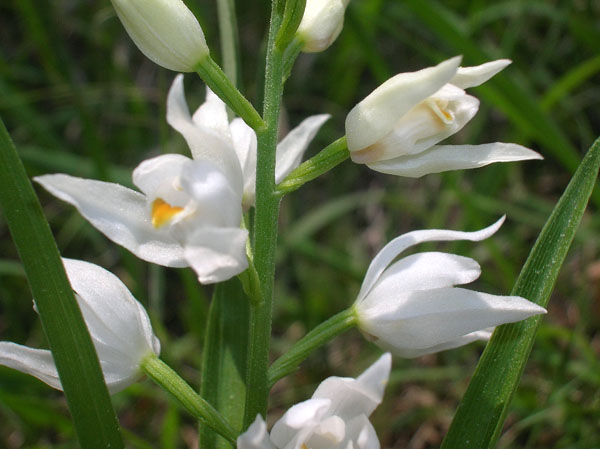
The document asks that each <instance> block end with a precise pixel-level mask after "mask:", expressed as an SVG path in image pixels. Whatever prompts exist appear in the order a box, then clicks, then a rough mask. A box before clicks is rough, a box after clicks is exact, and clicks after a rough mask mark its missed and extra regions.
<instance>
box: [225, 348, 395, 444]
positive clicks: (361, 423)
mask: <svg viewBox="0 0 600 449" xmlns="http://www.w3.org/2000/svg"><path fill="white" fill-rule="evenodd" d="M391 367H392V358H391V356H390V354H384V355H382V356H381V357H380V358H379V360H377V361H376V362H375V363H373V365H371V366H370V367H369V368H367V370H366V371H365V372H364V373H362V374H361V375H360V376H358V377H357V378H356V379H353V378H347V377H328V378H327V379H325V380H324V381H323V382H321V384H320V385H319V386H318V387H317V390H316V391H315V392H314V394H313V396H312V398H311V399H309V400H307V401H304V402H301V403H299V404H296V405H294V406H293V407H291V408H290V409H289V410H288V411H287V412H285V414H284V415H283V416H282V417H281V419H280V420H279V421H277V422H276V423H275V425H274V426H273V429H271V434H270V435H269V433H268V432H267V426H266V425H265V422H264V421H263V419H262V417H261V416H260V415H258V416H257V417H256V420H255V421H254V423H253V424H252V425H251V426H250V427H249V428H248V430H247V431H246V432H244V433H243V434H242V435H240V436H239V437H238V440H237V449H288V448H301V449H304V448H307V449H308V448H311V449H348V448H355V449H372V448H378V447H379V440H378V438H377V434H376V433H375V429H373V425H372V424H371V422H370V421H369V416H370V415H371V413H373V411H374V410H375V408H376V407H377V406H378V405H379V404H380V403H381V400H382V399H383V392H384V390H385V386H386V384H387V381H388V378H389V375H390V370H391Z"/></svg>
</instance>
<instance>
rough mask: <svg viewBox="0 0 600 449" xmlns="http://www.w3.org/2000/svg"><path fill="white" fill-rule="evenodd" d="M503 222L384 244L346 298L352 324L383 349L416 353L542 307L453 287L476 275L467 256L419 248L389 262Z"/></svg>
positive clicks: (483, 333) (454, 343) (482, 235)
mask: <svg viewBox="0 0 600 449" xmlns="http://www.w3.org/2000/svg"><path fill="white" fill-rule="evenodd" d="M503 221H504V217H503V218H502V219H500V220H499V221H498V222H496V223H495V224H493V225H492V226H489V227H487V228H485V229H482V230H480V231H476V232H457V231H446V230H425V231H414V232H409V233H408V234H404V235H401V236H400V237H397V238H396V239H394V240H392V241H391V242H390V243H388V244H387V245H386V246H385V247H384V248H383V249H382V250H381V251H380V252H379V254H377V256H375V258H374V259H373V261H372V262H371V265H370V266H369V269H368V270H367V274H366V275H365V278H364V281H363V284H362V287H361V289H360V293H359V294H358V298H357V299H356V302H355V304H354V310H355V312H356V316H357V320H358V326H359V328H360V330H361V331H362V332H363V333H364V334H365V335H366V336H367V338H369V339H372V340H373V341H374V342H375V344H377V345H379V346H381V347H382V348H384V349H388V350H390V351H392V352H393V353H395V354H397V355H400V356H402V357H418V356H421V355H424V354H429V353H433V352H438V351H443V350H446V349H451V348H455V347H458V346H462V345H465V344H467V343H470V342H471V341H474V340H479V339H487V338H489V336H490V328H491V327H493V326H497V325H499V324H504V323H512V322H515V321H521V320H524V319H526V318H529V317H530V316H533V315H539V314H542V313H546V309H544V308H543V307H540V306H538V305H537V304H534V303H532V302H530V301H528V300H526V299H524V298H521V297H519V296H497V295H490V294H487V293H481V292H476V291H472V290H466V289H463V288H457V287H455V286H456V285H461V284H467V283H469V282H473V281H474V280H475V279H477V278H478V277H479V275H480V273H481V269H480V267H479V265H478V264H477V262H475V261H474V260H473V259H469V258H467V257H462V256H456V255H454V254H446V253H438V252H425V253H417V254H413V255H411V256H407V257H404V258H402V259H400V260H398V261H396V262H393V261H394V260H395V259H396V257H398V255H399V254H400V253H401V252H403V251H404V250H406V249H407V248H409V247H411V246H413V245H416V244H418V243H422V242H431V241H452V240H471V241H479V240H483V239H486V238H488V237H490V236H491V235H493V234H494V233H495V232H496V231H497V230H498V229H499V228H500V226H501V225H502V223H503Z"/></svg>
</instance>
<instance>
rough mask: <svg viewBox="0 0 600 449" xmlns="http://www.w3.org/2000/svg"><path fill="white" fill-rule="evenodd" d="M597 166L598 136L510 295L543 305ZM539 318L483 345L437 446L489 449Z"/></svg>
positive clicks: (497, 334) (507, 328)
mask: <svg viewBox="0 0 600 449" xmlns="http://www.w3.org/2000/svg"><path fill="white" fill-rule="evenodd" d="M599 167H600V138H599V139H598V140H596V142H595V143H594V145H592V147H591V149H590V150H589V152H588V154H587V155H586V156H585V158H584V159H583V161H582V162H581V164H580V166H579V168H578V169H577V172H576V173H575V175H574V176H573V178H572V180H571V182H570V183H569V185H568V187H567V189H566V190H565V192H564V194H563V195H562V197H561V198H560V200H559V202H558V204H557V205H556V207H555V208H554V210H553V212H552V214H551V215H550V218H549V219H548V221H547V222H546V224H545V226H544V228H543V229H542V232H541V233H540V236H539V237H538V239H537V241H536V242H535V245H534V246H533V249H532V250H531V253H530V254H529V257H528V259H527V261H526V262H525V266H524V267H523V270H522V271H521V274H520V275H519V278H518V279H517V282H516V284H515V287H514V288H513V292H512V294H513V295H518V296H522V297H525V298H527V299H529V300H531V301H533V302H535V303H536V304H540V305H541V306H544V307H545V306H546V305H547V304H548V300H549V298H550V293H551V292H552V289H553V287H554V283H555V281H556V277H557V276H558V272H559V270H560V267H561V265H562V263H563V261H564V259H565V256H566V254H567V251H568V249H569V247H570V245H571V242H572V240H573V237H574V236H575V231H576V230H577V227H578V226H579V222H580V220H581V217H582V215H583V212H584V210H585V208H586V205H587V203H588V200H589V197H590V195H591V192H592V189H593V188H594V184H595V182H596V177H597V175H598V169H599ZM540 320H541V317H539V316H538V317H533V318H529V319H528V320H525V321H522V322H519V323H513V324H506V325H503V326H500V327H499V328H498V329H497V330H496V332H494V335H493V336H492V339H491V341H490V343H489V344H488V345H487V347H486V349H485V351H484V352H483V355H482V356H481V359H480V361H479V364H478V365H477V369H476V370H475V374H474V375H473V378H472V379H471V382H470V383H469V387H468V388H467V392H466V393H465V395H464V397H463V400H462V402H461V404H460V405H459V407H458V410H457V412H456V416H455V417H454V420H453V422H452V424H451V426H450V430H449V431H448V434H447V435H446V438H445V439H444V441H443V443H442V446H441V449H469V448H474V449H475V448H477V449H483V448H492V447H493V446H494V444H495V443H496V441H497V439H498V437H499V435H500V432H501V430H502V425H503V423H504V419H505V418H506V413H507V412H508V407H509V405H510V402H511V399H512V397H513V394H514V392H515V390H516V389H517V386H518V384H519V379H520V378H521V374H522V373H523V369H524V367H525V363H526V361H527V358H528V357H529V353H530V351H531V347H532V346H533V340H534V337H535V333H536V330H537V327H538V325H539V323H540Z"/></svg>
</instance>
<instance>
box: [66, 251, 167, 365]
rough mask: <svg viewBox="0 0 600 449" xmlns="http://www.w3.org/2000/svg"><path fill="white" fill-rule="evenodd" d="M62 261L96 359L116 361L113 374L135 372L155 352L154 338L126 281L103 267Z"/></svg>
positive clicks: (142, 310) (68, 260) (69, 260)
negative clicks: (144, 359) (122, 280)
mask: <svg viewBox="0 0 600 449" xmlns="http://www.w3.org/2000/svg"><path fill="white" fill-rule="evenodd" d="M63 263H64V266H65V270H66V272H67V276H68V277H69V282H70V283H71V286H72V287H73V290H74V291H75V292H76V293H77V294H78V295H77V300H78V303H79V307H80V308H81V312H82V313H83V317H84V319H85V323H86V325H87V327H88V329H89V331H90V335H91V336H92V339H93V340H94V344H95V346H96V351H97V352H98V358H99V359H100V360H101V361H102V360H106V361H108V360H112V361H116V362H119V364H120V365H121V366H120V367H118V369H119V372H118V373H114V374H115V375H116V377H128V376H130V375H131V374H132V373H135V372H137V368H138V364H139V362H140V360H141V359H142V358H143V357H145V356H146V355H148V354H149V353H150V352H154V347H153V346H154V343H155V342H154V338H155V337H154V333H153V332H152V327H151V325H150V319H149V318H148V314H147V313H146V310H145V309H144V308H143V307H142V305H141V304H140V303H139V302H138V301H137V300H136V299H135V298H134V297H133V295H132V294H131V292H130V291H129V290H128V289H127V287H126V286H125V284H123V283H122V282H121V280H120V279H119V278H118V277H116V276H115V275H114V274H112V273H111V272H109V271H107V270H105V269H104V268H102V267H99V266H98V265H94V264H92V263H89V262H84V261H81V260H73V259H63ZM96 343H102V345H98V344H96ZM105 376H107V373H106V372H105Z"/></svg>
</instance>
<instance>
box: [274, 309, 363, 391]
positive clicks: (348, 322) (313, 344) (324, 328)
mask: <svg viewBox="0 0 600 449" xmlns="http://www.w3.org/2000/svg"><path fill="white" fill-rule="evenodd" d="M354 326H356V314H355V312H354V309H353V308H350V309H347V310H344V311H343V312H340V313H338V314H337V315H334V316H332V317H331V318H329V319H328V320H327V321H324V322H322V323H321V324H319V325H318V326H317V327H315V328H314V329H313V330H311V331H310V332H309V333H308V334H306V335H305V336H304V337H302V338H301V339H300V340H299V341H297V342H296V343H295V344H294V346H292V348H291V349H290V350H289V351H287V352H286V353H285V354H284V355H282V356H281V357H279V358H278V359H277V360H275V362H274V363H273V364H272V365H271V367H270V368H269V372H268V377H269V385H270V386H273V384H274V383H275V382H277V381H278V380H279V379H282V378H284V377H285V376H287V375H289V374H291V373H292V372H294V370H295V369H296V368H297V367H298V365H300V363H302V362H303V361H304V360H305V359H306V358H307V357H308V356H309V355H310V353H311V352H313V351H314V350H315V349H318V348H320V347H321V346H323V345H324V344H325V343H327V342H328V341H329V340H331V339H332V338H334V337H336V336H338V335H340V334H341V333H343V332H346V331H347V330H349V329H351V328H353V327H354Z"/></svg>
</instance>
